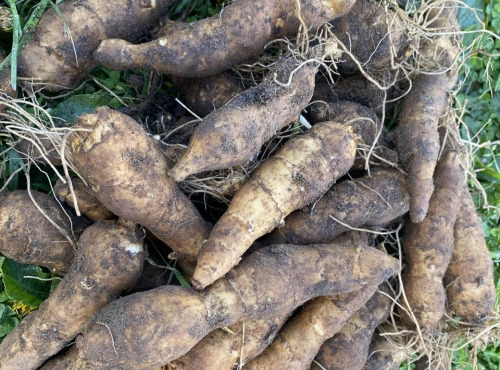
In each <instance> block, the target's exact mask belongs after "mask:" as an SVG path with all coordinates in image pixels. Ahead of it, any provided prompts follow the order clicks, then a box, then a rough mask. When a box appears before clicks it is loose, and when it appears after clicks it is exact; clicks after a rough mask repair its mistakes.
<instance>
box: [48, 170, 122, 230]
mask: <svg viewBox="0 0 500 370" xmlns="http://www.w3.org/2000/svg"><path fill="white" fill-rule="evenodd" d="M71 181H72V183H73V192H74V194H75V196H76V199H77V204H78V209H79V210H80V212H81V213H82V214H84V215H85V216H87V217H88V218H90V219H91V220H92V221H100V220H112V219H114V218H116V216H115V215H114V214H113V212H111V211H109V210H108V209H106V207H104V206H103V205H102V204H101V202H99V201H98V200H97V199H96V198H95V196H94V195H93V194H91V190H90V189H89V188H88V187H87V185H85V183H84V182H83V181H82V180H81V179H71ZM54 193H55V194H56V196H57V198H59V200H60V201H61V202H65V203H66V204H68V205H69V206H70V207H73V206H74V198H73V195H72V194H71V191H70V188H69V184H67V183H66V184H64V183H63V182H62V181H61V180H57V182H56V185H55V186H54Z"/></svg>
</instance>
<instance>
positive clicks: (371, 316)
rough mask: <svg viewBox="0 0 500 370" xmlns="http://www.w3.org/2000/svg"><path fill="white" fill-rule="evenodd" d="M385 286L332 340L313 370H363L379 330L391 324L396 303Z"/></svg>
mask: <svg viewBox="0 0 500 370" xmlns="http://www.w3.org/2000/svg"><path fill="white" fill-rule="evenodd" d="M384 293H385V294H389V289H388V287H387V286H386V285H384V286H383V287H382V289H381V291H379V292H376V293H375V294H374V295H373V297H371V298H370V300H369V301H368V302H367V303H366V305H365V306H364V307H362V308H361V309H360V310H359V311H358V312H356V313H354V314H353V315H352V316H351V318H350V319H349V321H348V322H347V323H346V324H345V325H344V326H343V327H342V329H341V330H340V331H339V332H338V333H337V334H335V336H334V337H332V338H330V339H328V340H327V341H326V342H325V343H324V344H323V345H322V346H321V348H320V350H319V352H318V354H317V355H316V358H315V361H314V362H313V364H312V366H311V370H320V369H321V370H325V369H327V370H334V369H336V370H340V369H345V370H360V369H362V368H363V365H364V364H365V363H366V359H367V358H368V355H369V354H370V353H369V345H370V342H371V339H372V336H373V333H374V332H375V329H376V328H377V326H378V325H380V324H381V323H382V322H384V321H385V320H387V318H388V317H389V313H390V311H391V308H392V300H391V298H390V297H388V296H387V295H385V294H384Z"/></svg>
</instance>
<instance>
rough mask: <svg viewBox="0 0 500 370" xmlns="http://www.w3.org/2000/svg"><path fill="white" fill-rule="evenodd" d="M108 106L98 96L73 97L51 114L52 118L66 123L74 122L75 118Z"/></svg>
mask: <svg viewBox="0 0 500 370" xmlns="http://www.w3.org/2000/svg"><path fill="white" fill-rule="evenodd" d="M103 105H106V106H107V105H108V99H106V98H105V97H104V96H102V95H98V94H82V95H73V96H72V97H70V98H68V99H66V100H65V101H63V102H62V103H61V104H59V105H58V106H57V107H56V108H54V109H53V110H52V112H51V114H52V116H53V117H57V118H60V119H62V120H64V121H65V122H68V123H73V122H75V119H76V117H78V116H80V115H81V114H85V113H92V112H93V111H95V109H96V108H97V107H100V106H103Z"/></svg>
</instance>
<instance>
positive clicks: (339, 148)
mask: <svg viewBox="0 0 500 370" xmlns="http://www.w3.org/2000/svg"><path fill="white" fill-rule="evenodd" d="M355 151H356V142H355V140H354V137H353V135H352V132H351V130H350V129H349V128H346V127H345V126H342V125H339V124H337V123H334V122H325V123H322V124H318V125H315V126H314V127H313V128H312V129H311V130H310V131H308V132H307V133H306V134H304V135H300V136H296V137H294V138H293V139H291V140H289V141H288V142H287V143H286V144H285V145H284V146H283V147H282V148H281V149H280V150H279V151H278V152H277V153H276V154H274V155H273V156H272V157H270V158H269V159H267V160H266V161H264V162H263V163H262V164H261V165H260V166H259V167H258V168H257V169H256V170H255V172H254V173H253V175H252V177H251V178H250V179H249V180H248V181H247V182H246V183H245V184H244V185H243V186H242V187H241V188H240V189H239V190H238V192H237V193H236V194H235V196H234V198H233V200H232V201H231V204H230V205H229V208H228V209H227V211H226V212H225V213H224V215H223V216H222V217H221V218H220V219H219V221H218V222H217V224H216V225H215V226H214V228H213V230H212V232H211V234H210V237H209V239H208V240H207V241H206V242H205V243H204V244H203V246H202V248H201V250H200V253H199V255H198V260H197V261H198V262H197V266H196V270H195V272H194V275H193V279H192V282H193V285H194V286H195V287H196V288H199V289H201V288H204V287H206V286H207V285H209V284H211V283H213V282H214V281H215V280H217V279H218V278H220V277H222V276H224V275H225V274H226V273H227V272H228V271H229V270H230V269H231V268H232V267H233V266H235V265H237V264H238V262H239V261H240V259H241V256H242V255H243V253H244V252H245V251H246V250H247V249H248V248H249V247H250V246H251V245H252V243H253V242H254V241H255V240H256V239H257V238H259V237H261V236H263V235H264V234H266V233H268V232H270V231H271V230H272V229H274V228H275V227H276V226H278V225H280V223H282V221H283V219H284V218H285V217H286V216H287V215H288V214H289V213H291V212H292V211H294V210H296V209H299V208H301V207H304V206H305V205H307V204H309V203H311V202H313V201H314V200H315V199H316V198H318V197H319V196H321V195H322V194H323V193H324V192H325V191H326V190H327V189H328V188H329V187H330V186H331V185H332V184H333V183H334V182H335V180H336V179H337V178H339V177H340V176H342V175H343V174H345V173H346V172H347V171H348V170H349V168H351V166H352V164H353V161H354V155H355Z"/></svg>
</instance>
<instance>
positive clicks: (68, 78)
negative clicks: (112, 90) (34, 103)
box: [18, 0, 172, 91]
mask: <svg viewBox="0 0 500 370" xmlns="http://www.w3.org/2000/svg"><path fill="white" fill-rule="evenodd" d="M171 3H172V0H130V1H120V2H118V3H117V2H109V1H100V0H73V1H66V2H64V3H61V4H58V5H57V6H58V8H59V10H60V12H61V14H62V17H61V16H60V15H59V14H58V13H57V12H56V11H55V10H54V9H53V8H49V9H48V10H47V11H46V12H45V13H44V14H43V16H42V18H41V20H40V22H39V23H38V26H37V28H36V30H35V33H34V35H33V37H32V39H31V41H30V42H29V43H28V44H27V45H26V46H25V47H24V48H23V49H22V50H21V51H20V52H19V58H18V65H19V73H20V75H21V76H23V77H26V78H31V79H33V81H34V82H36V83H43V84H47V85H48V86H47V87H48V88H49V89H50V90H52V91H58V90H61V89H69V88H72V87H75V86H76V85H77V84H78V82H79V81H80V80H81V79H82V78H83V77H85V75H87V74H88V73H90V71H91V70H92V69H93V68H94V67H96V66H97V65H98V63H97V62H96V61H94V59H93V56H92V54H93V52H94V51H95V50H96V49H97V47H98V46H99V43H100V42H101V41H102V40H104V39H110V38H123V39H126V40H129V41H136V40H138V39H139V38H140V37H141V36H143V35H145V34H146V32H147V30H148V29H149V28H150V27H151V25H152V24H154V23H156V22H158V21H159V19H160V17H161V16H162V13H163V11H164V9H165V7H167V6H168V5H170V4H171ZM65 26H66V27H65Z"/></svg>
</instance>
